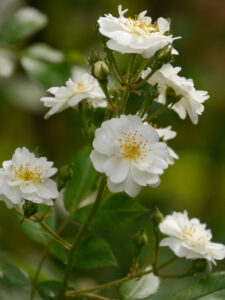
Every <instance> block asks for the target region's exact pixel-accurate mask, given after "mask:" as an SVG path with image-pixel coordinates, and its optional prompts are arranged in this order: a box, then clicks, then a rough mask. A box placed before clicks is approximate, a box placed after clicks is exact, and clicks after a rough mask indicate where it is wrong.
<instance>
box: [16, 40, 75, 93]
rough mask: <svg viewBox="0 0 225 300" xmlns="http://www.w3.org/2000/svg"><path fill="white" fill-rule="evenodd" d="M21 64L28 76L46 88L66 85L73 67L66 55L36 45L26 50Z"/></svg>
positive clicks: (48, 47) (44, 45)
mask: <svg viewBox="0 0 225 300" xmlns="http://www.w3.org/2000/svg"><path fill="white" fill-rule="evenodd" d="M21 63H22V66H23V68H24V69H25V71H26V72H27V74H28V75H29V76H30V77H31V79H32V80H34V81H35V82H37V83H39V84H41V85H43V86H44V87H47V88H48V87H51V86H60V85H65V82H66V81H67V80H68V78H69V77H70V76H71V67H70V65H69V64H68V62H67V61H66V58H65V55H64V54H63V53H62V52H61V51H59V50H56V49H54V48H52V47H50V46H48V45H46V44H41V43H39V44H34V45H32V46H30V47H29V48H27V49H26V50H25V53H24V55H23V57H22V59H21Z"/></svg>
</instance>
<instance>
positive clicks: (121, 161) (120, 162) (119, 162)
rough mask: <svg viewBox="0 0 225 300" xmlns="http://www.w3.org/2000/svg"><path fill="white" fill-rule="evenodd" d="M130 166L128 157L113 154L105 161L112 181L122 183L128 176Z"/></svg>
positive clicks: (105, 166)
mask: <svg viewBox="0 0 225 300" xmlns="http://www.w3.org/2000/svg"><path fill="white" fill-rule="evenodd" d="M129 166H130V162H129V160H128V159H125V158H122V157H116V156H113V157H111V158H110V159H108V160H107V161H106V162H105V164H104V169H105V173H106V175H107V176H109V178H110V180H111V182H113V183H120V182H122V181H124V180H125V178H126V177H127V175H128V171H129Z"/></svg>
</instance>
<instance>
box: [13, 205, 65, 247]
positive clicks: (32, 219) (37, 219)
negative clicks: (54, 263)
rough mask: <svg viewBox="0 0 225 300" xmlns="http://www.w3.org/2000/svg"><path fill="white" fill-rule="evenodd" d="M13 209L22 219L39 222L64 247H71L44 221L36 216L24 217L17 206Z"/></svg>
mask: <svg viewBox="0 0 225 300" xmlns="http://www.w3.org/2000/svg"><path fill="white" fill-rule="evenodd" d="M14 210H15V211H16V212H17V213H18V214H19V215H21V216H22V217H23V218H24V220H27V221H31V222H39V223H40V224H41V225H42V226H43V227H44V228H45V229H46V230H47V231H48V232H49V233H51V235H52V236H53V237H55V238H56V239H57V241H58V242H59V243H60V244H61V245H62V246H63V247H65V248H66V249H70V248H71V244H69V243H68V242H66V241H65V240H64V239H63V238H62V237H61V236H59V235H58V234H57V233H56V232H55V231H54V230H53V229H52V228H51V227H49V226H48V225H47V224H46V223H45V222H44V221H42V220H41V219H40V218H38V217H37V216H35V217H31V218H29V219H27V218H25V217H24V214H23V212H22V211H20V210H19V209H18V208H17V207H14Z"/></svg>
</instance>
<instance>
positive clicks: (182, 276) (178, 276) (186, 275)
mask: <svg viewBox="0 0 225 300" xmlns="http://www.w3.org/2000/svg"><path fill="white" fill-rule="evenodd" d="M190 270H192V269H189V270H188V271H187V272H185V273H184V274H180V275H166V274H161V273H158V274H157V276H159V277H161V278H165V279H167V278H168V279H169V278H171V279H173V278H174V279H175V278H184V277H188V276H191V273H190Z"/></svg>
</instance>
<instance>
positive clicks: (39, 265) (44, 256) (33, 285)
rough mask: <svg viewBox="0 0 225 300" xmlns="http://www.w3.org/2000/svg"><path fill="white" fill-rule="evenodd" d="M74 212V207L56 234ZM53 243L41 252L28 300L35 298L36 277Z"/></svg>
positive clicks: (61, 229) (51, 240)
mask: <svg viewBox="0 0 225 300" xmlns="http://www.w3.org/2000/svg"><path fill="white" fill-rule="evenodd" d="M75 210H76V207H74V209H73V210H71V212H70V214H69V215H68V216H67V218H66V219H65V220H64V221H63V222H62V223H61V224H60V225H59V227H58V229H57V230H56V233H58V234H60V233H61V232H62V231H63V229H64V228H65V227H66V225H67V224H68V223H69V221H70V220H71V218H72V214H73V212H74V211H75ZM53 241H54V239H53V238H51V239H50V240H49V241H48V243H47V244H46V246H45V248H44V250H43V252H42V255H41V259H40V261H39V264H38V267H37V270H36V272H35V275H34V279H33V281H32V287H31V296H30V300H33V299H34V296H35V289H36V285H37V281H38V277H39V274H40V271H41V268H42V266H43V264H44V261H45V259H46V257H47V254H48V247H49V246H50V245H51V243H52V242H53Z"/></svg>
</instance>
